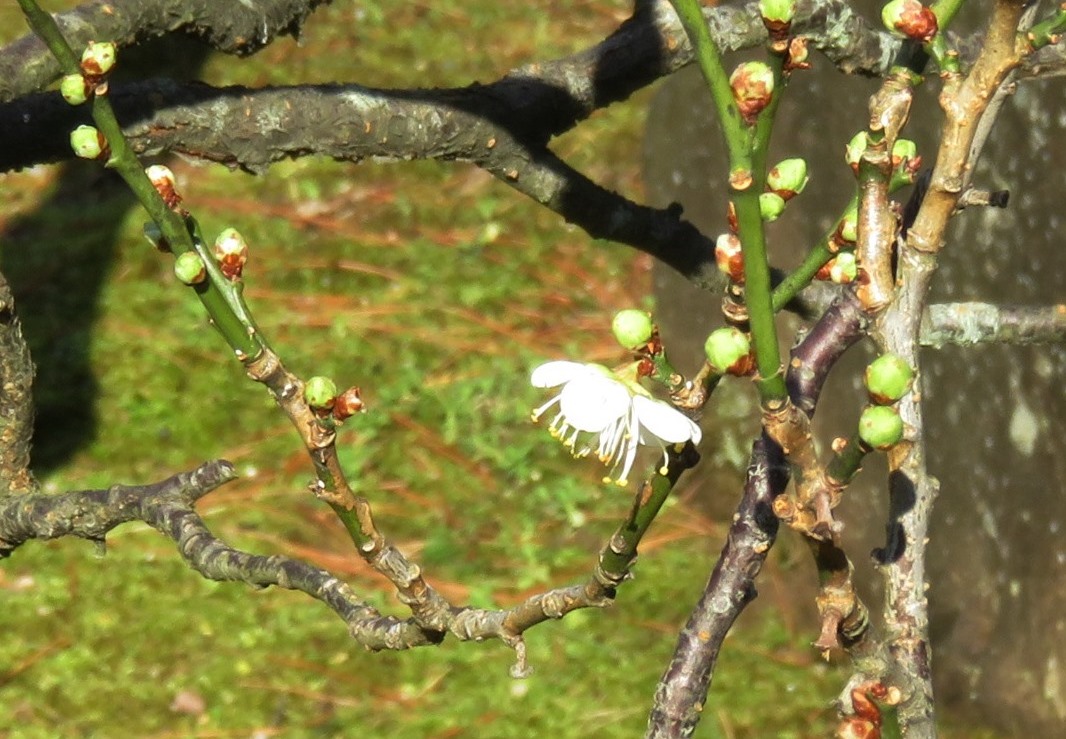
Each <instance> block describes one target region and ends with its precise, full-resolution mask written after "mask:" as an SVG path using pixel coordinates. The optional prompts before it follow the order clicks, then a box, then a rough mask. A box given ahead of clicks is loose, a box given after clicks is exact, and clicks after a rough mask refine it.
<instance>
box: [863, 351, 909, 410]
mask: <svg viewBox="0 0 1066 739" xmlns="http://www.w3.org/2000/svg"><path fill="white" fill-rule="evenodd" d="M864 380H865V382H866V389H867V390H868V391H869V393H870V400H872V401H873V402H874V403H878V404H879V405H889V404H890V403H895V402H896V401H897V400H899V399H900V398H902V397H903V396H904V395H906V394H907V391H908V390H910V387H911V383H912V382H913V381H914V370H913V369H911V366H910V365H909V364H907V362H906V360H905V359H903V357H900V356H899V355H897V354H882V355H881V356H880V357H878V358H877V359H875V360H874V361H873V362H871V363H870V366H869V367H867V368H866V375H865V377H864Z"/></svg>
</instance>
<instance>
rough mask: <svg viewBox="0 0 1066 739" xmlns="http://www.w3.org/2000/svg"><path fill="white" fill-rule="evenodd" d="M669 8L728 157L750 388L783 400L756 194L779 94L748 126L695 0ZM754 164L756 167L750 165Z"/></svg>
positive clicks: (679, 1)
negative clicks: (753, 374) (753, 375)
mask: <svg viewBox="0 0 1066 739" xmlns="http://www.w3.org/2000/svg"><path fill="white" fill-rule="evenodd" d="M671 3H672V4H673V6H674V8H675V9H676V10H677V14H678V17H679V18H680V19H681V24H682V25H683V26H684V28H685V32H686V33H687V34H688V37H689V41H690V43H691V44H692V48H693V50H694V51H695V54H696V60H697V62H698V64H699V67H700V71H701V72H702V73H703V76H704V79H705V80H706V81H707V86H708V88H709V89H710V91H711V97H712V98H713V99H714V104H715V107H716V108H717V110H718V117H719V120H720V122H721V126H722V132H723V134H724V136H725V142H726V149H727V150H728V152H729V172H730V189H731V191H732V192H731V197H732V200H733V205H734V207H735V209H736V214H737V226H738V232H739V233H738V236H739V237H740V243H741V248H742V250H743V255H744V281H745V302H746V303H747V306H748V315H749V319H750V324H751V335H752V344H753V346H754V348H755V362H756V366H757V368H758V372H759V378H758V380H757V383H756V384H757V387H758V389H759V395H760V397H761V398H762V400H763V402H767V401H770V400H780V399H782V398H785V397H787V396H788V391H787V389H786V388H785V379H784V373H783V372H782V369H781V355H780V350H779V349H778V345H777V329H776V327H775V325H774V312H773V304H772V301H771V297H770V295H771V283H770V266H769V263H768V261H767V257H766V239H765V234H764V231H763V221H762V215H761V212H760V209H759V193H761V192H762V189H763V185H764V183H765V178H766V173H765V163H766V147H767V144H768V143H769V135H770V129H771V124H770V122H769V121H766V120H765V119H766V118H768V117H772V115H773V112H774V110H775V109H776V105H774V99H775V98H777V96H778V95H780V93H781V91H780V88H779V87H776V86H775V88H774V93H773V97H772V98H771V104H770V105H769V106H768V107H767V109H764V110H763V111H762V112H761V113H760V114H759V118H758V119H757V120H756V123H755V125H754V126H752V125H749V124H747V123H746V122H744V121H743V120H742V117H741V115H740V112H739V110H738V109H737V106H736V103H735V101H734V100H733V91H732V89H731V87H730V84H729V75H728V74H727V73H726V70H725V67H724V66H723V64H722V59H721V55H720V54H719V52H718V47H717V45H716V44H715V42H714V39H712V38H711V34H710V32H709V31H708V29H707V22H706V21H705V20H704V18H703V13H702V12H701V10H700V6H699V3H697V2H696V0H671ZM780 61H781V60H780V58H778V71H777V72H775V78H776V77H777V76H779V75H780V71H779V70H780ZM759 132H762V136H759V135H758V134H759ZM757 163H758V165H759V166H756V164H757Z"/></svg>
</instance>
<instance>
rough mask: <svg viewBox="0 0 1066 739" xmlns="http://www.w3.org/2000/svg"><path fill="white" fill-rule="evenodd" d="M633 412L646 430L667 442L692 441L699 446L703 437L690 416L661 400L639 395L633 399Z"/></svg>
mask: <svg viewBox="0 0 1066 739" xmlns="http://www.w3.org/2000/svg"><path fill="white" fill-rule="evenodd" d="M633 411H634V412H635V413H636V415H637V417H638V418H639V419H640V425H641V426H643V427H644V428H645V430H647V431H648V432H650V433H652V434H655V436H657V437H659V438H660V439H662V440H663V441H665V442H668V443H671V444H680V443H681V442H683V441H688V440H689V439H692V443H694V444H699V442H700V438H701V437H702V436H703V434H702V432H701V431H700V427H699V426H697V425H696V424H695V423H693V422H692V420H691V419H690V418H689V417H688V416H686V415H685V414H684V413H682V412H681V411H679V410H677V409H676V408H674V407H673V406H670V405H667V404H666V403H664V402H662V401H661V400H651V399H649V398H643V397H641V396H639V395H638V396H636V397H635V398H633ZM642 441H644V440H643V439H642ZM645 443H647V442H646V441H645Z"/></svg>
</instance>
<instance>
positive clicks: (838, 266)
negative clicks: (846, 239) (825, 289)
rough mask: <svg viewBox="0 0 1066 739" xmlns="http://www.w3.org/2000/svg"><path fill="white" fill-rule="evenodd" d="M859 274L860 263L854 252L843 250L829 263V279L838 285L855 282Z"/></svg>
mask: <svg viewBox="0 0 1066 739" xmlns="http://www.w3.org/2000/svg"><path fill="white" fill-rule="evenodd" d="M858 274H859V265H858V263H857V262H856V261H855V254H854V253H853V252H850V251H842V252H840V253H839V254H837V255H836V257H834V258H833V261H832V262H830V263H829V279H830V280H832V281H833V282H835V283H836V284H838V285H846V284H848V283H849V282H854V281H855V278H856V277H857V276H858Z"/></svg>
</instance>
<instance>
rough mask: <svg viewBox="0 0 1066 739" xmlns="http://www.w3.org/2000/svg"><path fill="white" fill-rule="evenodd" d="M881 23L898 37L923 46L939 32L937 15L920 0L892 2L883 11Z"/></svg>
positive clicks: (897, 0) (894, 0) (895, 0)
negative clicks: (911, 40)
mask: <svg viewBox="0 0 1066 739" xmlns="http://www.w3.org/2000/svg"><path fill="white" fill-rule="evenodd" d="M881 21H882V22H883V23H884V24H885V27H886V28H888V30H890V31H892V33H894V34H896V35H897V36H900V37H901V38H909V39H914V40H915V41H921V42H922V43H923V44H924V43H928V42H929V40H930V39H932V38H933V36H935V35H936V32H937V20H936V13H934V12H933V11H932V10H931V9H929V8H927V7H925V6H924V5H922V4H921V3H920V2H919V1H918V0H892V2H890V3H889V4H888V5H886V6H885V7H883V8H882V9H881Z"/></svg>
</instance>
